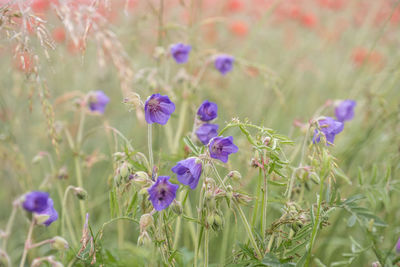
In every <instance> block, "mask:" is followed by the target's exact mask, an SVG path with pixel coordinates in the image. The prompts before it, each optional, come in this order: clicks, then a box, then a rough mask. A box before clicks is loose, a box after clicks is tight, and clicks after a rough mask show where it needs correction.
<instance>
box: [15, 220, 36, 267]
mask: <svg viewBox="0 0 400 267" xmlns="http://www.w3.org/2000/svg"><path fill="white" fill-rule="evenodd" d="M34 226H35V220H34V219H32V221H31V224H30V226H29V230H28V235H27V236H26V240H25V246H24V252H23V253H22V258H21V262H20V264H19V267H24V265H25V261H26V256H27V255H28V251H29V247H30V244H31V242H32V241H31V239H32V232H33V227H34Z"/></svg>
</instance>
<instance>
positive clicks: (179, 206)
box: [171, 200, 183, 215]
mask: <svg viewBox="0 0 400 267" xmlns="http://www.w3.org/2000/svg"><path fill="white" fill-rule="evenodd" d="M171 209H172V211H173V212H175V213H176V214H177V215H181V214H182V212H183V209H182V204H181V202H179V201H177V200H174V202H172V205H171Z"/></svg>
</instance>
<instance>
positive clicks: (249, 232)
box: [233, 201, 262, 259]
mask: <svg viewBox="0 0 400 267" xmlns="http://www.w3.org/2000/svg"><path fill="white" fill-rule="evenodd" d="M233 203H234V205H235V207H236V209H237V210H238V211H239V216H240V218H242V221H243V224H244V226H245V228H246V232H247V235H248V237H249V239H250V242H251V245H252V246H253V248H254V250H255V251H256V254H257V255H256V257H257V258H258V259H261V257H262V253H261V251H260V249H259V248H258V246H257V242H256V239H255V238H254V235H253V232H252V230H251V228H250V224H249V222H248V221H247V219H246V215H245V214H244V212H243V210H242V209H241V208H240V206H239V205H238V204H237V203H236V202H235V201H234V202H233Z"/></svg>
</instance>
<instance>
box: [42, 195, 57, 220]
mask: <svg viewBox="0 0 400 267" xmlns="http://www.w3.org/2000/svg"><path fill="white" fill-rule="evenodd" d="M37 214H41V215H43V214H44V215H48V216H49V218H48V219H47V220H46V221H45V222H44V223H43V224H45V225H46V226H49V225H50V224H51V223H52V222H54V221H56V220H57V219H58V213H57V211H56V210H55V209H54V205H53V200H52V199H51V198H49V199H48V201H47V208H46V209H45V210H44V211H42V212H37Z"/></svg>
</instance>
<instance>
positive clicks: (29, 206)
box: [22, 191, 49, 212]
mask: <svg viewBox="0 0 400 267" xmlns="http://www.w3.org/2000/svg"><path fill="white" fill-rule="evenodd" d="M48 200H49V193H46V192H40V191H32V192H30V193H28V194H26V195H25V201H24V202H23V203H22V207H23V208H24V209H25V210H27V211H29V212H42V211H44V210H45V209H47V202H48Z"/></svg>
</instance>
